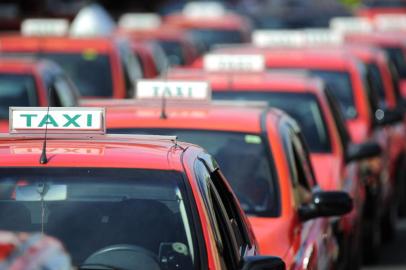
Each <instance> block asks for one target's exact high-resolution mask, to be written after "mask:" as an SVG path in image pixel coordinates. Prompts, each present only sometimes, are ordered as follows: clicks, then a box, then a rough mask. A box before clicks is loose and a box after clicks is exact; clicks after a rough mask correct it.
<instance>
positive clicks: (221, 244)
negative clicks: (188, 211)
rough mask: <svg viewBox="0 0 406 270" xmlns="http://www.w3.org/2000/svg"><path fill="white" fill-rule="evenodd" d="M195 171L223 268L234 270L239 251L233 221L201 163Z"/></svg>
mask: <svg viewBox="0 0 406 270" xmlns="http://www.w3.org/2000/svg"><path fill="white" fill-rule="evenodd" d="M195 171H196V176H197V178H198V179H199V186H200V188H201V190H202V192H203V194H205V196H204V197H205V198H204V202H205V204H206V207H207V209H208V213H209V219H210V223H211V225H212V228H213V230H214V233H215V237H216V244H217V248H218V250H219V253H220V255H221V256H220V257H221V263H222V265H223V268H225V269H236V268H237V266H238V262H239V249H238V240H237V238H238V237H237V236H236V235H235V231H234V229H233V226H234V225H233V221H232V219H231V217H230V216H229V215H228V213H227V210H226V206H225V205H224V204H223V201H222V199H221V195H220V193H219V192H218V190H217V188H216V186H215V185H214V183H213V181H212V178H211V174H210V173H209V171H208V170H207V168H206V166H205V165H204V163H203V162H202V161H200V160H198V161H196V164H195Z"/></svg>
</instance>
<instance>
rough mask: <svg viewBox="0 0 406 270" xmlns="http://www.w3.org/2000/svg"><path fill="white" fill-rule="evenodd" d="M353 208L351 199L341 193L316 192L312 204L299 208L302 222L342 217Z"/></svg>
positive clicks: (344, 193)
mask: <svg viewBox="0 0 406 270" xmlns="http://www.w3.org/2000/svg"><path fill="white" fill-rule="evenodd" d="M352 208H353V202H352V199H351V197H350V196H349V195H348V194H347V193H346V192H343V191H316V192H314V193H313V196H312V202H311V203H309V204H306V205H303V206H301V207H300V208H299V216H300V219H301V220H302V221H307V220H310V219H313V218H318V217H332V216H342V215H344V214H347V213H349V212H350V211H351V210H352Z"/></svg>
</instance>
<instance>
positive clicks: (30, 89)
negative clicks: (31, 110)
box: [0, 73, 38, 119]
mask: <svg viewBox="0 0 406 270" xmlns="http://www.w3.org/2000/svg"><path fill="white" fill-rule="evenodd" d="M37 105H38V99H37V88H36V85H35V80H34V77H33V76H32V75H26V74H9V73H0V118H1V119H8V108H9V107H10V106H20V107H29V106H37Z"/></svg>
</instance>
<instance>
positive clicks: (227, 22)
mask: <svg viewBox="0 0 406 270" xmlns="http://www.w3.org/2000/svg"><path fill="white" fill-rule="evenodd" d="M163 22H164V23H165V24H166V25H170V26H173V27H178V28H181V29H184V30H186V32H187V33H188V35H190V36H191V37H192V39H193V40H195V41H196V43H198V44H203V45H204V51H207V50H209V49H211V48H212V47H213V46H214V45H218V44H226V43H245V42H249V41H250V35H251V25H250V24H249V22H248V21H247V20H246V19H245V18H244V17H242V16H240V15H238V14H237V13H233V12H231V11H228V10H226V9H225V7H224V6H223V5H221V4H220V3H218V2H214V1H213V2H193V1H192V2H189V3H187V4H186V5H185V6H184V8H183V10H182V11H181V12H178V13H172V14H169V15H167V16H165V17H164V18H163ZM204 51H201V53H203V52H204Z"/></svg>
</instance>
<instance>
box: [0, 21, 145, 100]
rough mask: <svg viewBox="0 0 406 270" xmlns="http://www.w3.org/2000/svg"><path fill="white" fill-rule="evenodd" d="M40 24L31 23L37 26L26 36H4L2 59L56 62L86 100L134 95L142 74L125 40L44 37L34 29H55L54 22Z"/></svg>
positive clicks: (1, 46)
mask: <svg viewBox="0 0 406 270" xmlns="http://www.w3.org/2000/svg"><path fill="white" fill-rule="evenodd" d="M38 20H39V22H38V21H35V20H34V22H33V23H32V21H28V22H29V24H33V25H34V26H33V27H31V28H29V30H32V31H30V32H29V33H25V34H27V35H24V36H20V35H14V34H11V35H9V34H5V35H1V36H0V55H12V56H32V57H40V58H45V59H49V60H52V61H55V62H56V63H58V64H59V65H60V66H61V67H62V68H63V69H64V70H65V72H66V73H67V74H68V75H69V77H71V78H72V80H73V81H74V82H75V84H76V85H77V86H78V89H79V91H80V93H81V95H82V96H84V97H105V98H106V97H110V98H111V97H113V98H125V97H129V96H132V95H133V91H134V83H135V80H136V79H139V78H141V77H142V70H141V67H140V65H139V62H138V60H137V59H135V57H134V55H133V53H132V51H131V48H130V44H129V42H128V41H127V40H126V39H123V38H107V37H88V38H87V37H69V36H64V35H60V36H43V35H42V36H41V35H40V34H39V33H38V32H37V29H36V28H35V27H36V26H38V28H39V30H41V29H42V28H41V27H43V25H44V23H47V25H51V26H52V23H53V21H52V20H45V19H38ZM29 24H28V25H29ZM51 26H50V27H51ZM40 33H41V34H43V33H42V32H40ZM52 34H54V33H50V35H52Z"/></svg>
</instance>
